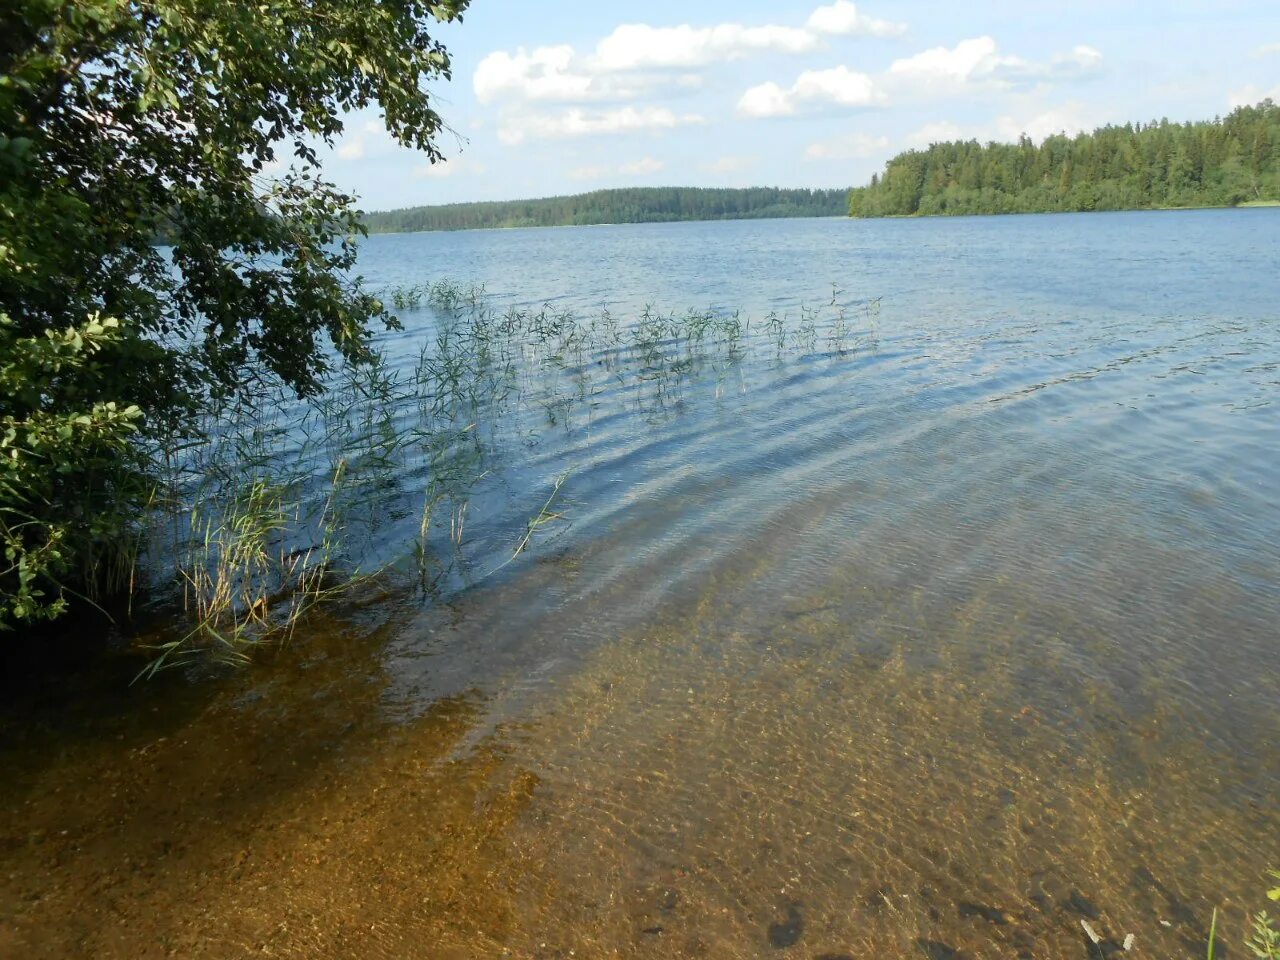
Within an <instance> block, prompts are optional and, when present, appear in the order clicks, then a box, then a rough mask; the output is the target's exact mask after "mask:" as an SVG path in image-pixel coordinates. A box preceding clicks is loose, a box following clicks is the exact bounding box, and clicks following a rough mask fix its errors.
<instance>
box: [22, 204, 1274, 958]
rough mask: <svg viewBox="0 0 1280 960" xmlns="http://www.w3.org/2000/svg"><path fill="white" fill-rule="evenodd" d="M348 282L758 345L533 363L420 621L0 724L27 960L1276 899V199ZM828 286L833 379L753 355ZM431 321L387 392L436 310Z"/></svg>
mask: <svg viewBox="0 0 1280 960" xmlns="http://www.w3.org/2000/svg"><path fill="white" fill-rule="evenodd" d="M361 265H362V270H363V272H364V273H365V275H366V276H367V278H368V279H369V281H370V282H371V283H372V284H373V285H375V286H389V285H394V284H409V283H417V282H422V281H425V280H430V279H435V278H438V277H441V276H451V277H457V278H461V279H466V280H474V281H478V282H483V283H484V284H485V285H486V286H487V288H488V291H489V293H490V295H491V296H492V297H493V299H494V302H495V303H497V304H498V305H499V306H505V305H511V304H514V305H520V306H526V307H532V308H538V307H539V306H540V305H542V304H543V303H552V304H554V305H555V307H556V308H557V309H568V310H573V311H575V312H576V313H578V314H579V315H582V316H589V315H592V314H593V313H597V312H599V311H600V310H601V309H602V308H605V307H607V308H608V310H609V311H610V313H611V314H613V315H615V316H617V317H619V318H621V319H622V320H623V322H624V323H629V322H632V321H634V320H635V318H636V317H638V316H639V315H640V313H641V312H642V310H643V308H644V306H645V305H646V304H654V305H656V306H658V307H659V308H661V309H672V310H677V311H683V310H684V309H685V308H687V307H698V308H702V307H707V308H710V309H712V310H714V311H718V312H720V313H723V312H725V311H730V310H734V309H740V310H741V311H742V313H743V315H744V316H747V315H750V316H751V317H753V321H752V322H753V327H752V333H751V335H750V337H749V338H748V347H747V349H746V350H745V352H744V355H743V357H742V358H741V359H740V360H739V361H738V362H732V363H717V364H714V365H701V366H698V365H695V366H694V367H692V368H691V369H690V370H689V372H688V373H687V374H681V375H679V376H677V377H675V378H674V379H668V380H664V381H663V382H662V383H650V382H638V381H636V380H635V379H628V378H625V377H615V378H612V379H611V377H610V375H609V373H608V370H609V369H611V367H610V362H611V361H610V360H609V358H608V357H607V356H603V355H600V354H588V355H587V356H584V357H582V358H580V362H579V361H573V362H570V363H568V364H567V365H565V366H563V367H552V366H548V367H546V368H545V369H544V370H543V372H542V373H539V374H538V375H537V376H536V377H535V378H534V379H533V380H532V381H530V383H531V385H532V387H533V388H534V393H536V397H535V396H534V395H533V394H530V395H529V397H528V402H525V403H523V404H521V405H520V406H519V407H518V408H517V409H515V410H512V411H509V412H508V413H507V414H504V418H503V421H502V423H501V424H500V425H499V426H500V428H501V429H496V428H495V432H494V433H493V436H494V437H495V441H494V442H495V444H496V447H497V449H498V450H499V456H498V457H497V458H496V461H495V464H496V466H495V469H494V471H493V473H492V475H491V476H489V477H488V478H487V479H486V480H485V482H484V483H483V484H481V485H480V488H479V489H478V490H477V492H476V500H475V504H474V510H475V517H474V520H473V521H472V523H473V526H471V527H470V528H469V530H470V532H469V534H468V536H467V537H466V538H465V542H464V544H463V545H462V547H461V548H460V553H461V554H462V555H463V559H464V560H465V562H466V568H467V569H468V570H469V571H470V573H469V574H468V575H466V576H459V577H458V578H457V579H456V580H455V581H452V585H451V588H450V590H449V592H448V593H447V595H445V596H444V597H442V598H439V599H438V600H437V602H434V603H422V602H420V601H419V600H418V599H416V598H405V597H398V596H392V597H389V598H382V599H378V598H371V599H369V600H367V601H365V603H364V604H363V605H362V606H361V607H360V608H359V609H346V610H341V611H334V612H333V613H332V614H329V615H326V617H325V618H324V619H322V620H318V622H316V623H313V624H311V625H309V627H308V629H307V631H305V632H304V633H303V634H302V635H300V636H299V637H298V638H296V639H295V640H294V641H293V643H292V644H291V646H290V647H288V648H286V649H285V650H283V651H281V652H280V653H279V654H278V655H275V656H273V657H268V658H266V661H265V662H263V663H262V664H260V665H259V666H256V667H255V668H254V669H252V670H250V671H248V672H246V673H244V674H242V675H238V676H235V677H231V678H224V679H220V680H216V681H207V680H206V681H204V682H202V683H193V682H190V681H188V680H186V679H177V678H171V679H170V680H168V681H166V683H165V685H163V686H162V687H159V688H152V689H148V690H140V689H138V688H128V689H127V690H126V689H125V688H123V687H121V686H120V685H119V684H118V683H117V682H116V681H115V680H113V679H112V678H110V677H108V678H107V679H105V680H101V681H100V682H99V687H95V688H93V691H91V695H88V696H86V697H85V700H84V703H85V705H84V706H81V707H79V708H77V710H75V711H74V712H72V713H70V714H67V713H65V712H62V713H58V714H56V715H54V714H50V715H49V717H48V719H47V720H45V721H44V722H43V723H41V724H39V725H32V724H31V723H30V722H29V716H28V717H27V718H26V720H24V721H23V722H19V721H18V720H16V719H7V720H6V721H5V726H4V729H3V732H4V741H3V744H4V749H5V752H6V756H7V757H8V758H10V760H9V761H8V762H7V766H9V767H10V768H11V769H12V770H14V771H15V772H16V773H15V776H14V777H13V778H12V779H11V781H10V782H9V783H7V784H6V785H5V786H4V788H3V790H4V793H3V798H4V801H5V802H4V806H3V814H2V815H0V849H2V850H3V851H4V860H5V864H4V865H5V868H6V869H5V871H4V876H0V953H3V952H4V951H5V948H8V949H9V950H10V952H11V953H12V955H14V956H19V955H20V956H27V957H41V956H49V957H54V956H93V957H126V956H127V957H143V956H153V955H154V956H164V955H179V956H203V955H207V956H218V957H222V956H227V957H231V956H244V955H247V954H249V953H252V952H256V953H261V954H263V955H270V956H284V957H308V958H310V957H366V956H367V957H432V958H434V957H459V958H462V957H477V958H479V957H492V956H514V957H547V958H551V957H557V958H559V957H570V956H573V957H632V956H635V957H663V958H667V957H701V956H706V957H778V956H795V957H806V958H810V957H814V958H816V957H826V958H837V957H910V956H918V957H928V958H933V960H938V958H965V957H968V958H982V957H1015V956H1016V957H1019V958H1032V957H1035V958H1079V960H1085V958H1088V957H1092V956H1096V955H1097V948H1096V947H1094V946H1092V945H1091V944H1090V943H1089V941H1088V940H1087V939H1086V938H1085V934H1084V930H1083V928H1082V926H1081V921H1082V920H1084V921H1086V922H1088V923H1089V924H1090V925H1091V926H1092V928H1093V929H1094V930H1096V931H1097V932H1098V933H1099V934H1100V935H1101V936H1102V937H1103V938H1104V939H1105V940H1106V941H1108V943H1106V944H1104V945H1103V946H1104V950H1110V949H1112V948H1117V947H1118V944H1119V943H1120V942H1121V941H1123V940H1124V938H1125V936H1126V935H1128V934H1133V935H1134V936H1135V937H1136V939H1137V945H1138V947H1137V949H1138V955H1140V956H1149V957H1177V956H1185V957H1192V956H1200V955H1203V950H1204V946H1203V945H1204V943H1205V941H1206V939H1207V932H1208V925H1209V919H1210V915H1211V912H1212V910H1213V909H1214V907H1219V908H1221V910H1222V911H1223V913H1222V916H1223V918H1224V924H1225V927H1226V929H1227V931H1228V936H1229V937H1231V938H1234V939H1233V942H1232V944H1231V947H1232V949H1235V950H1237V952H1238V950H1239V948H1238V947H1237V946H1236V945H1237V944H1238V943H1239V940H1240V937H1241V936H1242V935H1243V932H1244V928H1243V914H1244V911H1245V910H1246V909H1247V908H1253V909H1256V908H1258V907H1261V905H1262V904H1261V899H1262V896H1261V894H1262V891H1263V889H1264V880H1263V872H1264V871H1265V869H1266V868H1267V867H1276V866H1280V803H1278V802H1277V797H1280V747H1278V746H1277V744H1280V711H1278V710H1277V705H1278V704H1280V668H1278V667H1277V652H1278V649H1277V626H1278V625H1280V212H1277V211H1272V210H1241V211H1204V212H1177V213H1138V214H1096V215H1080V216H1027V217H1009V218H963V219H954V220H920V221H870V222H845V221H840V220H814V221H785V222H742V223H717V224H671V225H647V226H622V227H607V228H606V227H602V228H571V229H570V228H566V229H556V230H528V231H523V230H518V231H492V232H475V233H466V234H448V235H445V234H420V235H404V236H380V237H374V238H371V239H370V240H369V241H368V242H367V244H366V246H365V250H364V253H363V256H362V262H361ZM833 284H834V285H835V288H836V289H835V293H834V298H835V301H836V303H837V305H841V306H844V307H846V308H847V310H848V315H849V324H850V328H849V334H848V344H847V345H842V348H837V347H836V346H835V345H834V343H833V342H832V341H830V340H829V339H828V337H827V332H826V331H825V330H824V331H823V332H821V333H820V335H819V336H817V337H816V339H814V340H813V341H812V342H810V343H808V344H807V345H804V344H800V345H797V343H796V342H795V341H794V340H793V341H792V343H791V344H790V345H789V346H787V347H786V348H784V349H778V348H777V347H776V345H771V343H770V342H769V341H768V338H767V336H766V335H765V334H764V332H763V326H761V325H762V324H763V321H764V317H765V316H766V315H767V314H768V313H769V311H771V310H776V311H779V312H786V313H788V314H789V316H791V317H792V319H793V320H794V318H795V317H797V316H799V315H800V314H799V313H798V311H799V310H800V305H801V304H809V305H815V304H827V303H829V302H830V301H832V299H833V290H832V285H833ZM876 298H880V299H879V304H878V306H877V307H875V308H874V309H872V308H870V307H869V306H868V301H871V300H874V299H876ZM405 319H406V330H405V331H404V332H402V333H399V334H396V335H393V336H391V337H389V338H388V340H387V346H388V349H389V351H390V356H391V359H392V360H393V362H394V363H396V364H398V365H399V366H401V367H402V368H406V369H407V368H409V367H411V366H412V364H413V363H414V362H415V361H416V359H417V350H418V345H419V344H420V343H421V341H422V340H423V338H424V337H427V336H430V335H431V333H432V331H433V330H434V329H435V325H436V323H437V319H436V318H433V315H432V313H431V311H429V310H422V311H417V312H410V313H408V314H406V317H405ZM584 384H588V385H587V386H584ZM575 391H577V393H576V394H575ZM575 396H576V399H574V397H575ZM537 398H541V401H544V402H536V401H537ZM416 469H417V470H418V472H419V473H421V472H423V470H425V468H423V467H422V466H421V465H418V468H416ZM560 476H564V477H565V478H566V479H565V481H564V485H563V487H562V490H561V494H560V499H559V500H558V501H557V510H558V511H560V512H562V513H563V514H564V516H565V520H564V521H563V522H561V523H559V524H555V525H549V527H550V529H549V530H548V531H547V532H545V533H540V535H539V536H538V538H536V539H535V540H534V541H533V542H532V545H531V547H530V549H529V550H528V551H526V552H525V553H523V554H521V556H520V557H518V558H517V559H516V560H515V561H513V562H511V563H505V558H506V557H508V556H509V554H510V552H511V545H512V542H513V539H515V538H517V537H518V533H519V531H520V529H521V527H522V524H523V523H524V521H525V519H526V518H528V517H529V516H531V515H532V514H533V513H534V512H536V511H537V509H538V508H539V506H540V504H541V503H543V502H544V501H545V500H546V497H547V495H548V493H549V490H550V488H551V485H552V484H553V483H554V481H555V479H556V478H557V477H560ZM417 522H418V520H417V518H416V517H414V516H412V515H407V516H402V517H399V518H398V519H397V518H396V517H395V516H392V517H391V518H390V519H389V520H388V521H387V523H386V525H385V527H383V528H382V533H381V534H380V536H383V537H385V538H386V543H388V544H391V543H395V542H398V540H399V539H400V534H401V533H403V532H404V529H407V528H408V527H411V526H414V525H416V524H417ZM402 528H404V529H402ZM495 571H496V572H495ZM100 688H105V689H106V691H107V692H105V693H104V692H102V690H101V689H100Z"/></svg>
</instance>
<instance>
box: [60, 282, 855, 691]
mask: <svg viewBox="0 0 1280 960" xmlns="http://www.w3.org/2000/svg"><path fill="white" fill-rule="evenodd" d="M381 297H382V299H384V300H386V301H387V302H390V303H395V304H398V305H399V309H400V310H402V311H405V313H404V314H403V315H404V317H405V322H406V323H412V327H411V330H410V332H411V333H412V334H413V335H414V336H415V337H416V338H418V339H419V341H420V349H419V351H418V354H417V356H416V358H415V359H413V360H411V361H408V362H398V363H397V362H393V361H392V359H390V358H389V357H387V356H384V355H383V354H382V353H381V352H379V351H378V350H376V349H370V350H369V352H368V355H367V357H366V358H360V359H359V360H349V361H344V362H342V363H340V364H339V365H338V366H337V367H336V368H335V369H334V370H333V371H332V372H331V373H329V374H326V376H325V378H324V379H323V380H322V381H321V382H320V384H319V386H320V388H321V389H319V390H318V391H317V392H316V393H315V394H314V395H312V396H308V397H304V398H299V397H298V396H297V395H296V392H295V391H293V390H292V389H291V388H289V387H288V386H287V385H285V384H283V383H280V382H279V381H278V380H275V379H273V378H271V376H270V374H269V372H267V371H261V380H260V387H259V392H258V393H257V394H255V396H254V397H252V398H244V399H240V400H236V401H234V402H228V403H225V404H222V405H220V406H218V407H217V408H216V410H215V409H212V408H211V409H209V410H207V411H206V412H205V414H204V417H205V419H204V420H203V421H201V422H199V423H198V424H196V425H195V426H194V427H185V426H184V428H183V429H175V430H173V431H171V432H169V433H168V434H163V435H161V434H156V433H146V434H138V435H136V436H134V437H133V438H132V440H131V441H130V442H129V443H128V444H127V445H126V446H125V447H124V448H123V449H124V450H126V451H129V452H130V455H131V456H134V457H135V458H136V461H137V464H138V468H137V472H136V477H135V483H136V493H135V494H134V495H133V498H132V499H131V500H129V501H127V503H128V512H127V513H126V514H124V515H123V516H121V517H119V518H115V519H113V523H116V524H119V526H120V527H123V528H126V529H127V530H128V531H129V534H128V543H129V549H128V550H127V551H123V550H117V551H116V553H115V554H114V556H115V557H116V558H117V559H116V562H117V563H118V565H119V569H118V571H117V572H116V574H115V575H116V576H117V577H119V578H120V581H121V584H122V586H124V587H125V588H126V589H127V590H128V591H130V592H131V593H132V594H134V595H136V597H137V599H138V601H140V603H141V606H142V608H143V609H144V610H147V611H154V612H155V613H158V614H159V615H160V616H161V618H162V619H163V620H164V621H166V622H172V621H176V623H177V624H178V629H176V630H173V629H169V630H166V631H165V632H164V636H165V638H164V639H163V640H162V641H160V642H159V643H158V644H157V646H156V647H155V649H154V655H153V657H152V659H151V662H150V666H149V667H148V670H147V672H148V673H154V672H156V671H158V670H160V669H162V668H164V667H167V666H173V665H178V664H183V663H187V662H189V661H190V660H191V659H192V658H196V657H199V658H206V657H212V658H213V659H215V660H219V661H225V662H230V663H236V662H243V661H244V660H246V659H247V658H248V657H249V656H250V655H251V651H252V649H253V648H254V647H255V646H256V645H259V644H261V643H263V642H267V641H271V640H278V639H283V638H286V637H288V636H289V635H290V634H291V633H292V632H293V630H294V629H295V627H296V625H297V624H298V622H299V621H300V619H301V618H302V617H303V616H304V615H305V614H306V613H307V612H308V611H309V610H311V609H312V608H313V607H314V606H315V605H316V604H318V603H320V602H322V601H324V600H327V599H332V598H335V597H338V596H342V595H345V594H347V593H348V592H349V591H351V590H352V589H353V588H355V587H357V586H358V585H361V584H364V583H367V582H370V581H371V580H373V579H374V578H377V579H378V580H379V581H380V582H381V583H382V584H383V586H384V587H385V586H391V585H395V588H396V589H397V590H401V589H411V590H417V591H419V592H420V593H421V594H422V595H423V596H424V597H430V596H434V595H436V594H437V593H439V592H440V591H442V590H446V589H449V588H450V587H451V586H458V585H464V584H466V583H469V582H471V581H472V580H473V579H475V578H476V577H483V576H487V575H490V574H492V573H495V572H497V571H498V570H501V569H502V568H503V567H505V566H507V565H508V564H510V563H511V562H512V561H513V560H515V559H516V558H518V557H520V556H521V555H522V554H524V553H525V552H526V551H528V550H529V549H530V548H531V547H532V546H533V545H534V544H535V543H537V542H539V541H541V540H543V539H545V538H546V537H548V536H552V535H554V530H555V529H556V528H559V527H562V526H563V525H564V524H566V523H569V522H571V520H572V517H571V516H570V515H569V514H568V512H567V511H565V510H563V509H562V508H561V506H560V505H559V504H560V500H561V498H562V496H563V494H564V491H565V490H566V489H568V487H569V486H571V483H570V482H569V481H570V480H571V476H572V475H571V473H566V472H561V473H560V474H559V475H558V476H556V477H554V478H545V479H536V478H534V482H533V484H532V485H531V487H530V488H529V490H528V491H527V496H521V495H513V494H512V493H511V491H510V488H509V486H508V485H509V484H510V481H511V479H512V477H513V476H514V475H527V472H528V465H527V464H526V463H525V460H526V454H527V451H529V450H530V449H531V448H537V447H539V446H540V445H541V444H542V442H543V438H544V436H545V435H546V434H548V433H550V432H552V431H556V432H561V433H564V432H572V431H574V430H576V429H578V428H579V427H580V426H581V425H582V424H584V423H589V422H590V420H591V418H593V417H597V416H602V415H604V414H606V413H608V412H610V411H614V412H625V413H627V414H629V415H638V416H639V417H641V418H642V419H646V420H655V421H660V420H665V419H666V418H669V417H671V416H673V415H675V414H676V413H678V411H679V410H680V409H681V408H682V405H683V404H684V403H685V401H686V398H687V394H688V392H689V391H691V390H695V389H699V385H702V388H705V390H706V391H707V392H708V394H709V395H713V396H716V397H718V396H720V394H721V392H722V391H723V390H724V389H725V387H726V385H727V383H728V382H729V381H730V379H731V378H733V377H735V376H736V375H737V374H738V372H739V369H740V366H741V364H742V363H743V362H744V361H745V360H747V359H748V358H752V357H754V358H756V359H764V360H766V361H770V362H772V361H774V360H781V359H784V358H787V357H812V358H827V359H830V360H832V361H836V362H838V361H840V360H842V359H844V358H847V357H850V356H852V354H853V353H854V352H855V351H858V350H860V349H865V348H866V347H867V346H868V345H870V344H871V343H873V342H874V341H873V339H872V338H873V336H874V327H875V318H876V316H877V315H878V311H879V301H856V302H855V301H850V300H848V299H847V298H846V297H845V296H844V294H842V293H841V292H840V291H839V290H838V289H835V288H833V290H832V296H831V299H830V301H829V302H827V303H825V304H822V305H819V306H814V307H810V306H799V307H797V308H796V309H794V310H792V311H789V312H778V311H774V312H771V313H770V314H769V315H767V316H765V317H763V318H761V319H760V320H759V321H758V322H755V323H753V322H752V320H751V319H750V318H747V317H744V316H743V315H742V314H741V313H740V312H737V311H727V310H687V311H685V312H683V313H680V312H663V311H660V310H658V309H656V308H653V307H650V308H646V309H644V310H643V311H641V312H640V313H639V314H638V315H635V316H618V315H615V314H614V313H612V312H611V311H609V310H608V309H602V310H601V311H600V312H599V313H596V314H593V315H589V316H583V315H579V314H577V313H575V312H573V311H570V310H566V309H563V308H557V307H553V306H551V305H547V304H544V305H542V306H540V307H525V306H519V305H507V306H501V305H499V304H497V303H495V302H494V301H493V300H492V299H491V298H490V297H489V296H488V295H487V294H486V292H485V291H484V289H483V288H481V287H478V286H475V285H466V284H459V283H455V282H451V281H441V282H436V283H429V284H417V285H412V286H404V287H397V288H393V289H389V290H385V291H382V292H381ZM111 329H112V328H110V327H106V328H104V330H103V331H102V334H103V335H108V334H109V333H110V330H111ZM120 415H121V416H125V415H126V413H125V412H120ZM111 451H112V452H119V448H117V447H112V448H111ZM568 469H569V470H571V469H572V465H571V464H569V465H568ZM477 524H478V525H479V527H480V528H481V529H482V530H483V537H482V538H480V539H477V540H476V542H474V543H473V531H474V530H475V529H476V527H477ZM481 540H482V541H483V542H481ZM52 612H56V611H51V613H52Z"/></svg>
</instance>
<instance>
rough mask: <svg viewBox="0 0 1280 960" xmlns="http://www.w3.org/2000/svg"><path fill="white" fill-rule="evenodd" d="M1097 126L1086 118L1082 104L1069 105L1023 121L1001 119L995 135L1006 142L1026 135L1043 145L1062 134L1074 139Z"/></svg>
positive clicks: (997, 122) (1006, 117) (1012, 118)
mask: <svg viewBox="0 0 1280 960" xmlns="http://www.w3.org/2000/svg"><path fill="white" fill-rule="evenodd" d="M1095 126H1097V124H1096V123H1093V122H1092V121H1090V120H1089V119H1088V118H1087V117H1086V116H1085V114H1084V108H1083V107H1081V105H1080V104H1078V103H1067V104H1064V105H1063V106H1061V107H1058V108H1056V109H1054V110H1046V111H1045V112H1044V113H1040V114H1036V115H1035V116H1033V117H1029V118H1026V119H1023V120H1018V119H1016V118H1014V117H1011V116H1003V117H999V118H998V119H997V120H996V123H995V134H996V139H999V140H1006V141H1014V140H1017V139H1018V138H1019V137H1021V136H1022V135H1023V134H1026V135H1027V136H1028V137H1030V138H1031V139H1032V140H1034V141H1035V142H1036V143H1042V142H1044V141H1045V140H1046V139H1048V138H1049V137H1053V136H1057V135H1058V134H1060V133H1065V134H1066V135H1067V136H1069V137H1073V136H1075V135H1076V134H1077V133H1081V132H1082V131H1084V130H1091V129H1093V128H1094V127H1095Z"/></svg>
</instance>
